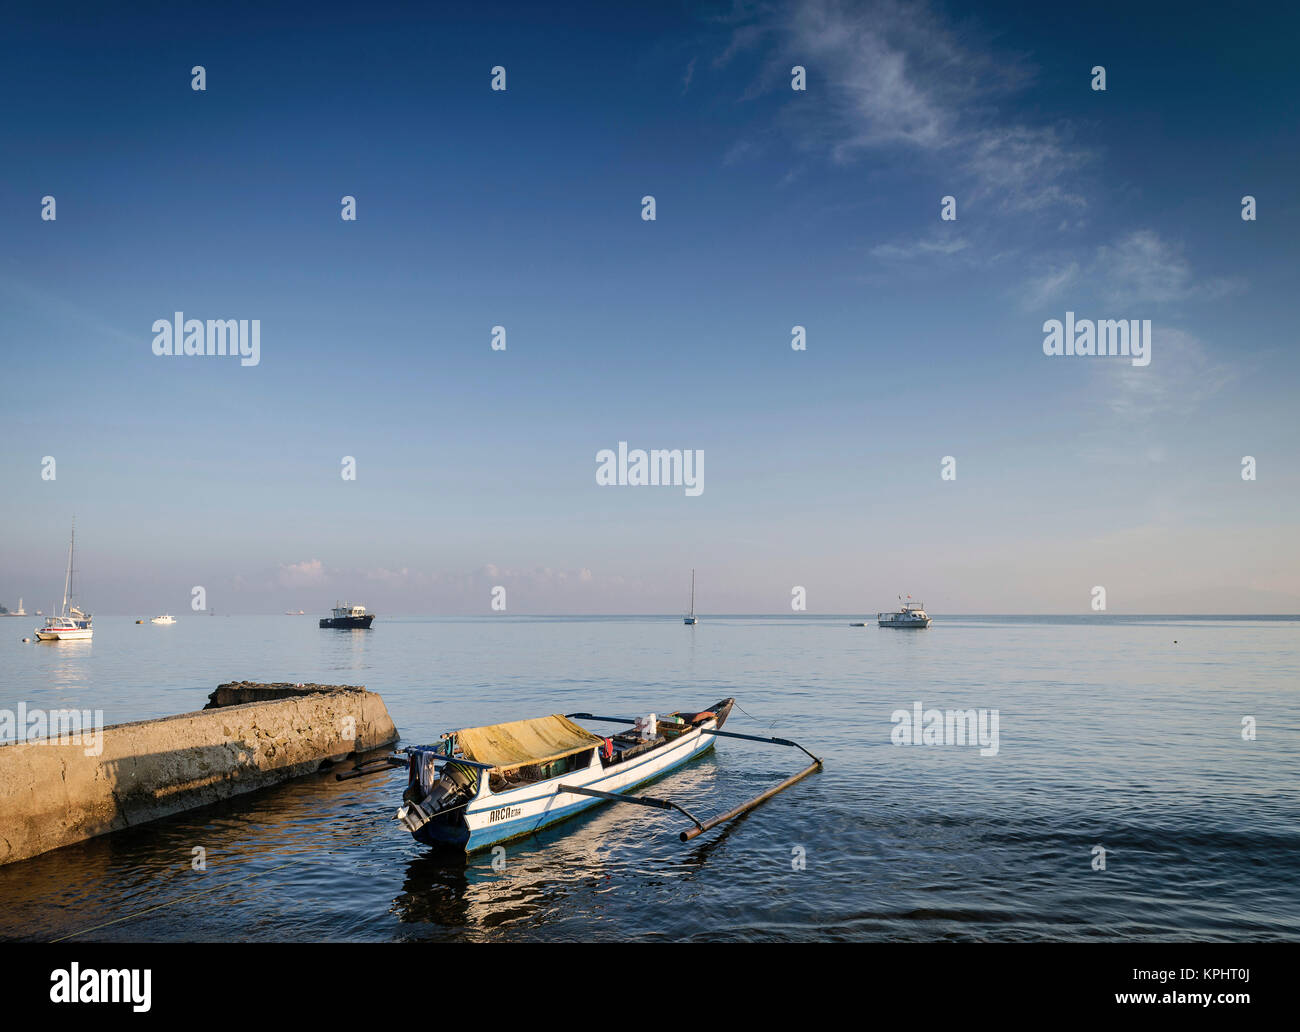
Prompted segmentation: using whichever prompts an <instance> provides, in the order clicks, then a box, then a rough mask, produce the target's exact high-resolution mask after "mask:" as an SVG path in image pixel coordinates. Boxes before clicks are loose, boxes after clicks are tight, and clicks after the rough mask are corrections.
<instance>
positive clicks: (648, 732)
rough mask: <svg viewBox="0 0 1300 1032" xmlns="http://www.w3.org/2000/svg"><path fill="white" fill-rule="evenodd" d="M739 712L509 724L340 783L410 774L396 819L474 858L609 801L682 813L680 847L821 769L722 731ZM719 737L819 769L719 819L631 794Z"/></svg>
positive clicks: (447, 739) (467, 733)
mask: <svg viewBox="0 0 1300 1032" xmlns="http://www.w3.org/2000/svg"><path fill="white" fill-rule="evenodd" d="M734 704H735V700H734V699H723V700H722V701H721V702H719V703H717V704H716V705H715V706H713V707H712V708H711V709H708V710H705V711H703V712H699V713H681V712H678V713H672V714H669V715H668V716H667V717H665V718H664V719H662V720H661V719H659V718H658V717H657V716H656V715H655V714H653V713H651V714H648V715H647V716H644V717H640V718H638V719H636V720H629V719H628V718H626V717H598V716H596V715H594V714H591V713H570V714H568V715H567V716H561V715H560V714H558V713H554V714H552V715H550V716H548V717H536V718H534V719H532V720H516V721H513V722H512V723H508V724H491V725H488V726H486V727H472V728H464V729H462V730H459V731H449V732H447V733H446V734H444V735H443V736H442V741H441V743H440V744H438V745H423V746H412V747H410V748H408V749H405V750H403V753H404V754H405V757H406V758H403V757H400V756H393V757H389V758H387V759H384V760H378V761H374V762H372V763H370V764H366V765H363V766H361V767H358V768H355V769H354V770H353V771H350V772H348V773H346V774H340V775H338V776H339V777H340V778H346V777H360V776H362V775H364V774H374V773H379V772H380V771H382V770H384V769H386V765H387V764H388V763H394V764H399V765H402V766H406V767H407V768H408V778H407V787H406V791H405V792H404V793H403V794H402V807H401V809H399V810H398V811H397V820H399V821H400V822H401V823H402V824H403V825H405V826H406V828H407V830H409V831H410V832H411V834H412V835H413V836H414V837H415V839H416V840H417V841H419V842H423V843H424V844H426V845H430V846H452V847H459V848H463V849H464V850H465V852H467V853H471V852H474V851H476V850H479V849H483V848H486V847H488V846H490V845H492V844H493V843H496V842H502V841H504V840H506V839H512V838H516V837H518V836H520V835H528V834H531V833H532V832H534V831H538V830H539V829H541V828H545V827H547V826H549V825H551V824H555V823H557V822H558V821H562V820H565V819H567V818H569V817H573V816H575V815H577V814H579V813H581V812H583V811H584V810H587V809H589V808H591V807H593V806H598V805H600V804H601V803H604V802H615V803H630V804H635V805H637V806H647V807H655V808H657V809H661V810H676V811H677V812H678V813H680V814H682V815H683V816H685V817H686V818H687V819H688V820H689V821H690V822H691V823H692V824H693V825H694V827H693V828H689V829H687V830H685V831H683V832H681V835H680V837H681V839H682V841H683V842H685V841H687V840H688V839H692V838H695V836H697V835H699V834H701V833H703V832H705V831H708V830H709V829H710V828H713V827H716V826H717V825H719V824H721V823H723V822H724V821H728V820H731V819H732V818H733V817H738V816H739V815H740V814H742V813H745V812H747V811H748V810H751V809H753V808H754V807H755V806H757V805H758V804H759V803H762V802H763V801H765V800H767V799H770V798H771V797H772V796H773V795H775V794H776V793H777V792H780V791H781V790H782V789H785V788H788V787H789V786H790V785H793V784H794V783H795V782H796V781H798V780H800V779H801V778H803V777H806V776H807V775H808V774H811V773H812V772H813V771H815V770H819V769H821V765H822V761H821V760H820V759H818V758H817V757H816V756H813V754H812V753H810V752H808V750H807V749H804V748H803V746H801V745H799V744H798V743H796V742H791V741H789V740H787V739H784V738H759V737H757V736H754V735H742V734H736V733H734V732H730V731H723V730H721V727H722V725H723V724H724V723H725V722H726V720H727V717H728V716H729V715H730V713H731V708H732V706H733V705H734ZM574 719H577V720H587V721H596V722H609V723H617V724H628V725H632V730H631V731H626V732H623V733H621V734H616V735H613V736H611V737H602V736H600V735H597V734H594V733H592V732H591V731H589V730H587V729H586V728H584V727H582V726H580V725H578V724H575V723H574V722H573V720H574ZM718 737H723V738H739V739H744V740H747V741H752V742H763V743H767V744H775V745H786V746H793V747H795V748H797V749H801V750H803V752H805V753H807V755H808V756H809V757H810V758H811V759H812V761H813V762H812V763H811V764H810V765H809V766H808V767H806V768H805V769H804V770H801V771H800V772H799V773H797V774H795V775H793V776H791V777H789V778H787V779H786V780H785V781H783V782H781V784H779V785H777V786H775V787H774V788H771V789H769V790H768V791H766V792H764V793H763V794H762V795H760V796H758V797H756V798H754V799H752V800H750V801H749V802H747V803H743V804H741V805H740V806H738V807H735V808H734V809H732V810H729V811H727V812H726V813H724V814H721V815H720V816H718V817H714V818H711V819H709V820H707V821H700V820H697V819H696V818H695V817H694V816H693V815H691V814H690V813H689V812H688V811H687V810H685V809H684V808H683V807H681V806H679V805H677V804H676V803H673V802H670V801H668V800H666V799H658V798H653V797H650V796H631V795H626V794H625V793H627V792H630V791H631V790H632V789H634V788H636V787H638V786H639V785H642V784H644V783H645V782H647V781H650V780H651V779H653V778H657V777H659V776H661V775H663V774H665V773H667V772H668V771H670V770H673V769H674V768H676V767H679V766H681V765H682V764H684V763H686V762H687V761H689V760H693V759H695V758H696V757H698V756H700V755H701V754H703V753H704V752H706V751H707V750H709V749H712V748H713V744H714V741H715V740H716V739H717V738H718Z"/></svg>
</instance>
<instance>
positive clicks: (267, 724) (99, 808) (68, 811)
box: [0, 681, 397, 864]
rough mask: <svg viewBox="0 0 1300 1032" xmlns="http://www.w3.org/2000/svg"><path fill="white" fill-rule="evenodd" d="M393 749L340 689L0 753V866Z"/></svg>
mask: <svg viewBox="0 0 1300 1032" xmlns="http://www.w3.org/2000/svg"><path fill="white" fill-rule="evenodd" d="M396 740H397V729H396V728H395V727H394V726H393V721H392V718H390V717H389V715H388V709H387V707H385V706H384V700H383V699H381V698H380V697H379V696H378V695H376V694H375V693H374V692H368V691H366V690H365V688H361V687H357V686H352V685H292V684H273V685H260V684H255V683H252V682H248V681H238V682H232V683H230V684H223V685H220V686H219V687H218V688H217V690H216V691H214V692H213V693H212V695H211V696H210V697H209V701H208V705H207V706H206V707H204V708H203V709H202V710H198V711H197V712H194V713H181V714H178V715H176V716H171V717H162V718H160V719H157V720H141V721H136V722H135V723H131V724H115V725H111V726H108V727H105V728H104V729H103V731H102V739H100V740H99V741H97V742H96V747H95V749H89V748H87V747H86V746H85V744H83V742H82V741H80V740H78V741H68V740H65V739H60V738H56V737H50V738H40V739H35V740H30V739H29V740H27V741H24V742H15V743H9V744H6V745H0V864H6V863H12V862H13V861H15V860H24V859H26V858H27V857H30V856H35V855H37V854H38V853H44V852H46V851H47V850H50V849H57V848H58V847H59V846H66V845H68V844H70V843H73V842H80V841H81V840H82V839H88V838H92V837H94V836H96V835H103V834H105V833H106V832H110V831H117V830H119V829H121V828H126V827H130V826H132V825H136V824H144V823H146V822H148V821H152V820H157V819H158V818H160V817H166V816H169V815H171V814H174V813H180V812H181V811H184V810H190V809H193V808H194V807H197V806H204V805H207V804H208V803H214V802H217V801H218V800H221V799H228V798H230V797H231V796H236V795H241V794H243V793H245V792H252V791H255V790H256V789H259V788H265V787H267V786H268V785H274V784H277V783H278V782H281V781H285V780H288V779H289V778H295V777H299V776H301V775H304V774H311V773H313V772H315V771H317V770H319V769H320V768H321V767H322V766H324V765H326V764H327V763H330V762H337V761H340V760H344V759H346V758H347V757H349V756H351V755H352V754H354V753H361V752H366V751H367V750H371V749H378V748H382V747H383V746H386V745H390V744H392V743H393V742H395V741H396Z"/></svg>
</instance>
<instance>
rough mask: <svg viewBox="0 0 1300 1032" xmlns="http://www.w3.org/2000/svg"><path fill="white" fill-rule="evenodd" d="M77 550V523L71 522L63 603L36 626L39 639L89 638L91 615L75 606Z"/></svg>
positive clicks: (68, 639) (72, 639) (71, 639)
mask: <svg viewBox="0 0 1300 1032" xmlns="http://www.w3.org/2000/svg"><path fill="white" fill-rule="evenodd" d="M76 550H77V523H76V521H75V520H74V521H73V523H72V538H71V540H70V541H69V543H68V572H67V574H66V575H65V577H64V579H63V605H62V607H61V608H60V610H59V614H58V615H57V616H47V617H46V618H45V626H44V627H37V628H36V637H37V638H39V639H40V640H41V641H84V640H86V639H88V638H90V637H91V636H92V635H93V633H94V631H93V630H92V629H91V616H90V614H89V613H83V612H82V611H81V610H80V609H78V608H77V606H76V577H75V569H74V566H73V556H74V555H75V553H76Z"/></svg>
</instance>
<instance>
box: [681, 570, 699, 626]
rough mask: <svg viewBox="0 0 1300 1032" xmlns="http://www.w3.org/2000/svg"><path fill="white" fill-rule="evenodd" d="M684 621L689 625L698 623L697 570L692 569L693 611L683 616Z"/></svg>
mask: <svg viewBox="0 0 1300 1032" xmlns="http://www.w3.org/2000/svg"><path fill="white" fill-rule="evenodd" d="M682 623H684V624H687V625H688V626H690V625H694V624H695V623H697V621H696V619H695V571H694V570H692V571H691V611H690V612H689V613H688V614H687V615H686V616H684V617H682Z"/></svg>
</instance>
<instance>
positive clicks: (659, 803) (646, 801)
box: [560, 785, 709, 842]
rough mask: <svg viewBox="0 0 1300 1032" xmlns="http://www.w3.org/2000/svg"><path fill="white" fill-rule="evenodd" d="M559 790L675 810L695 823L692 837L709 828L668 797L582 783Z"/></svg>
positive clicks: (562, 787)
mask: <svg viewBox="0 0 1300 1032" xmlns="http://www.w3.org/2000/svg"><path fill="white" fill-rule="evenodd" d="M560 791H561V792H576V793H577V794H578V795H585V796H595V797H596V798H597V799H607V800H609V801H610V802H611V803H636V804H637V805H638V806H654V807H658V808H659V809H660V810H676V811H677V812H678V813H680V814H683V815H685V817H686V819H687V820H689V821H690V822H691V823H692V824H694V825H695V828H696V830H695V831H694V832H692V833H691V837H692V838H693V837H694V836H696V835H698V834H699V833H700V832H701V831H708V829H709V826H708V825H704V824H701V823H700V822H699V821H698V820H697V819H696V817H695V815H694V814H692V813H691V812H690V811H689V810H687V809H686V808H685V807H683V806H678V805H677V804H676V803H674V802H672V801H671V800H669V799H656V798H655V797H654V796H630V795H617V794H616V793H614V792H602V791H601V790H600V789H598V788H584V787H583V786H582V785H561V786H560ZM683 834H684V833H683ZM682 841H683V842H685V841H686V840H685V839H682Z"/></svg>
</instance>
